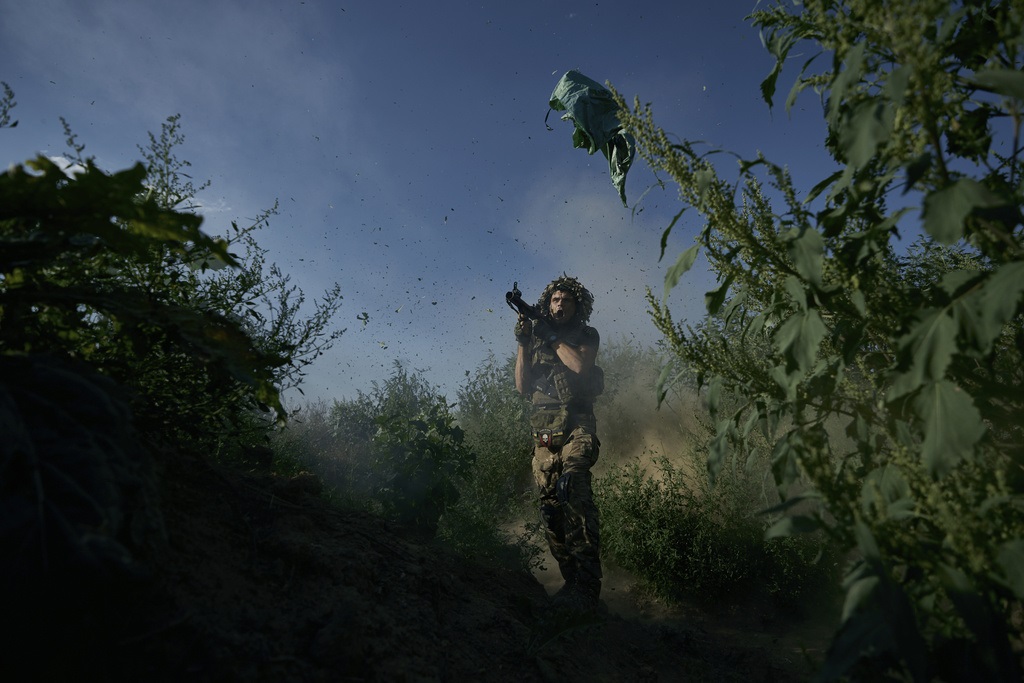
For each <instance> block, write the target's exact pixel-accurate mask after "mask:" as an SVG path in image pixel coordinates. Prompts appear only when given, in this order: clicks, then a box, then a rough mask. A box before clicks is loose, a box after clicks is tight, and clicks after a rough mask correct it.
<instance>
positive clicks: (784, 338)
mask: <svg viewBox="0 0 1024 683" xmlns="http://www.w3.org/2000/svg"><path fill="white" fill-rule="evenodd" d="M827 331H828V328H827V327H826V326H825V323H824V322H823V321H822V319H821V315H820V314H819V313H818V311H817V310H816V309H813V308H812V309H810V310H808V311H801V312H798V313H795V314H794V315H792V316H790V317H789V319H788V320H786V322H784V323H782V325H780V326H779V329H778V330H777V331H776V333H775V338H774V340H775V346H776V348H777V349H778V350H779V353H781V354H782V355H783V357H784V358H785V359H786V364H787V366H788V367H789V368H790V369H793V368H799V369H800V370H801V371H802V372H806V371H807V370H809V369H810V368H811V367H812V366H813V365H814V359H815V358H816V357H817V355H818V347H819V346H820V345H821V340H822V339H824V337H825V333H826V332H827Z"/></svg>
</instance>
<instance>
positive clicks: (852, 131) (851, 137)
mask: <svg viewBox="0 0 1024 683" xmlns="http://www.w3.org/2000/svg"><path fill="white" fill-rule="evenodd" d="M892 119H893V110H892V107H891V106H890V105H888V104H887V103H884V102H879V101H877V100H869V101H866V102H861V103H860V104H858V105H857V107H856V109H854V110H853V112H852V113H851V114H850V116H849V117H848V118H847V119H845V120H844V121H843V125H842V127H841V128H840V129H839V131H838V132H839V145H840V147H841V148H842V149H843V152H844V153H845V156H846V161H847V163H848V164H849V165H850V166H852V167H853V168H857V169H860V168H863V167H864V166H866V165H867V163H868V162H869V161H871V157H873V156H874V155H875V150H877V149H878V146H879V145H880V144H882V143H883V142H885V141H886V140H888V139H889V135H890V133H891V131H892Z"/></svg>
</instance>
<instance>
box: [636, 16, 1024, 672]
mask: <svg viewBox="0 0 1024 683" xmlns="http://www.w3.org/2000/svg"><path fill="white" fill-rule="evenodd" d="M752 20H753V23H754V24H755V25H756V26H758V27H759V28H760V29H761V30H762V35H763V39H764V43H765V46H766V48H767V49H768V51H769V52H770V53H771V54H772V55H773V56H774V57H775V58H776V65H775V68H774V69H773V70H772V71H771V73H770V74H769V75H768V77H767V78H766V79H765V80H764V82H763V83H762V94H763V96H764V99H765V100H766V102H767V103H768V104H769V106H772V105H773V104H774V99H775V95H776V88H777V84H778V79H779V77H780V75H781V74H782V72H783V69H784V67H786V66H788V65H789V64H790V62H791V58H792V56H794V55H796V54H797V53H798V52H806V51H809V52H810V55H811V56H810V57H809V58H808V59H806V60H805V61H803V62H802V64H801V67H800V71H799V74H798V75H797V78H796V82H795V85H794V86H793V88H792V89H791V91H790V93H789V95H788V96H787V99H786V107H787V108H789V107H791V106H792V104H793V103H794V102H795V100H796V99H797V98H798V97H800V96H801V95H802V94H803V93H805V92H806V91H808V90H810V91H813V92H815V93H817V94H818V95H819V96H820V98H821V104H822V112H823V116H824V119H825V123H826V126H827V139H826V147H827V149H828V151H829V153H830V154H831V155H832V157H833V158H834V160H835V161H836V163H837V165H838V170H837V171H836V172H835V173H833V174H831V175H829V176H828V177H826V178H823V179H822V180H821V182H819V183H818V184H817V185H815V186H814V187H812V188H810V189H808V190H806V191H801V190H800V189H798V188H797V187H795V185H794V183H793V181H792V178H791V177H790V175H789V172H788V170H787V169H786V168H785V167H783V166H780V165H777V164H776V163H774V162H772V161H770V160H768V159H766V158H764V157H763V156H761V155H758V156H756V157H755V158H753V159H749V160H748V159H742V158H740V159H739V164H738V169H739V170H738V181H736V182H732V181H729V180H727V179H726V178H724V177H723V171H722V170H720V169H719V168H718V167H717V166H716V165H715V164H714V163H712V160H713V159H719V158H722V157H721V156H719V157H712V156H711V155H710V154H705V153H701V152H700V151H699V149H698V148H697V147H696V146H695V145H694V144H693V143H691V142H689V141H685V140H684V141H682V142H677V141H673V140H672V139H671V138H670V137H669V135H667V134H666V133H665V131H663V130H661V129H660V128H658V126H657V125H656V124H655V122H654V114H653V110H652V107H651V106H650V105H641V104H640V102H639V100H637V101H635V102H634V104H633V107H629V106H628V105H627V104H626V103H625V101H624V100H623V99H622V98H621V95H618V94H617V97H619V102H620V106H621V107H622V108H623V111H622V119H623V123H624V125H625V126H626V127H628V128H629V129H630V130H632V131H633V132H634V134H635V135H636V136H637V138H638V142H639V151H640V153H641V155H642V156H643V157H644V158H645V159H646V160H647V162H648V163H649V164H650V165H651V167H652V168H654V169H655V170H656V171H658V172H665V173H667V174H668V175H669V176H670V177H671V178H672V179H673V180H674V181H675V182H676V183H677V184H678V186H679V191H680V198H681V200H682V202H683V203H684V205H685V207H684V211H685V210H686V209H687V208H691V209H694V210H696V211H697V212H698V213H699V214H700V216H701V219H702V221H703V226H702V228H701V229H700V231H699V234H698V237H697V239H696V243H695V244H694V245H693V246H692V247H691V248H689V249H687V250H686V251H684V252H683V254H681V255H680V257H679V259H678V260H677V262H676V264H675V265H674V266H673V267H672V268H670V269H669V271H668V274H667V277H666V286H665V293H666V294H667V293H668V292H669V291H671V289H672V288H673V287H674V286H675V285H676V283H677V282H678V281H679V279H680V278H681V277H682V275H683V274H684V273H685V272H686V271H687V270H688V269H689V268H690V267H691V266H692V264H693V263H694V262H695V260H696V258H697V257H698V256H699V255H700V254H703V255H704V257H705V258H707V259H708V261H709V263H710V265H711V267H712V269H713V271H714V272H715V273H716V274H717V277H718V284H717V287H716V288H715V289H714V290H712V291H710V292H708V293H707V295H706V297H705V302H706V304H707V311H708V316H707V318H706V319H705V320H704V321H703V322H701V323H700V324H699V325H697V326H696V327H692V328H691V327H685V326H683V325H678V324H676V323H675V322H674V321H673V319H672V315H671V312H670V310H669V308H668V306H667V304H666V303H664V300H659V299H658V298H656V297H655V296H654V295H653V294H652V293H648V299H649V303H650V306H651V313H652V317H653V319H654V322H655V324H656V325H657V326H658V328H659V329H660V330H661V331H662V333H663V334H664V336H665V339H666V341H667V343H668V345H669V346H670V348H671V349H672V350H673V352H674V353H675V355H676V356H677V358H678V359H679V361H681V362H683V363H684V364H686V365H688V366H689V367H691V368H693V369H694V371H695V372H697V374H698V377H699V379H700V381H701V383H702V384H703V385H705V386H707V387H708V401H709V405H710V407H711V409H712V414H713V415H715V420H716V423H715V427H716V436H715V437H714V439H713V440H712V443H711V455H710V457H709V465H710V467H711V470H712V472H715V471H718V470H720V468H722V467H723V466H724V464H725V463H726V462H727V461H728V460H729V459H730V458H737V459H740V462H742V459H741V458H743V456H744V453H745V450H746V449H747V448H749V447H750V446H749V443H750V439H749V437H750V436H751V435H752V433H754V431H755V430H759V431H761V432H762V433H763V434H764V435H765V436H766V437H767V439H768V442H769V443H770V444H771V448H772V452H771V456H772V459H773V471H774V476H775V480H776V484H777V487H778V490H779V492H780V495H781V497H782V500H783V502H782V504H781V505H780V506H779V508H778V509H777V512H785V511H787V510H793V509H795V508H796V506H797V505H798V504H801V503H802V504H803V505H802V506H801V508H800V509H805V508H806V507H807V505H810V504H813V505H815V506H816V507H815V508H814V511H813V512H810V513H806V514H801V515H799V516H793V515H790V516H787V517H785V518H783V519H782V520H781V521H780V522H779V524H777V525H776V526H775V527H774V528H773V530H772V531H771V532H770V533H771V534H773V535H786V534H789V533H792V532H794V531H798V530H803V529H824V530H825V531H826V532H827V533H828V534H829V535H831V536H832V537H833V538H834V539H835V540H836V541H837V542H839V543H840V544H841V546H842V547H845V548H849V549H851V550H852V551H854V553H855V557H856V558H857V559H856V561H855V562H854V563H853V564H852V566H851V567H850V569H849V572H848V574H847V577H846V580H845V586H846V589H847V599H846V605H845V608H844V620H843V625H842V627H841V628H840V630H839V632H838V633H837V634H836V637H835V639H834V642H833V646H832V648H831V650H830V652H829V657H828V660H827V662H826V663H825V665H824V667H823V669H822V672H821V677H822V678H823V679H829V680H830V679H834V678H839V677H842V676H852V677H855V678H858V677H860V678H864V677H872V676H880V675H882V674H883V673H884V672H894V671H898V672H901V675H904V676H909V677H910V678H912V679H913V680H931V679H932V678H935V677H937V676H940V675H941V676H942V677H943V678H944V680H967V679H969V678H970V679H976V677H977V676H982V677H986V678H988V679H989V680H1019V677H1020V673H1021V665H1020V660H1019V657H1020V654H1019V653H1015V652H1014V651H1013V649H1012V647H1011V644H1012V642H1014V639H1019V638H1020V635H1021V633H1020V631H1021V624H1020V620H1019V610H1020V605H1021V600H1022V599H1024V562H1021V561H1020V558H1021V556H1022V551H1024V514H1022V512H1024V468H1022V465H1024V428H1022V426H1021V419H1020V418H1021V415H1022V408H1024V392H1021V390H1020V387H1021V386H1022V384H1024V363H1022V362H1021V361H1022V353H1024V316H1022V308H1021V307H1022V302H1024V248H1022V227H1021V202H1022V198H1024V197H1022V193H1024V189H1022V185H1021V180H1022V178H1021V170H1022V168H1021V151H1022V150H1021V141H1020V130H1021V124H1022V122H1024V119H1022V117H1024V74H1022V71H1021V67H1022V58H1024V7H1022V6H1021V5H1020V3H1015V2H996V1H991V0H971V1H969V2H962V3H960V2H958V3H950V2H947V1H944V0H924V1H922V2H917V1H915V2H910V1H909V0H894V1H893V2H886V3H878V2H871V1H869V0H848V1H846V2H835V1H833V0H810V1H808V2H804V3H801V5H800V6H793V7H791V6H789V5H788V4H785V3H782V2H779V3H776V4H775V5H774V6H772V7H769V8H767V9H763V10H759V11H757V12H755V13H754V14H753V15H752ZM797 48H799V50H798V49H797ZM915 208H916V209H918V210H919V214H918V215H917V217H916V220H915V215H914V209H915ZM681 215H682V212H681ZM678 220H679V217H677V220H675V221H673V223H672V225H670V226H669V227H668V228H667V229H666V231H665V238H667V236H668V234H669V232H670V231H671V230H673V228H675V227H676V226H677V223H678ZM902 233H907V234H913V233H919V238H918V239H917V240H916V241H913V244H912V245H911V246H909V247H907V246H906V241H907V240H905V239H901V238H902ZM664 244H665V239H663V245H664ZM725 397H729V400H725ZM837 423H838V424H840V425H842V426H843V427H844V429H843V430H842V431H838V432H837V430H835V429H833V428H832V425H834V424H837ZM1015 614H1018V616H1017V617H1014V615H1015Z"/></svg>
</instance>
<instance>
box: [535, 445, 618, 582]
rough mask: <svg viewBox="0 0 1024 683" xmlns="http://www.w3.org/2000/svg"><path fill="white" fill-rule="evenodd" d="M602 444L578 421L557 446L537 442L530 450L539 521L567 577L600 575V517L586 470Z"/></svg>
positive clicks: (583, 578) (584, 579) (588, 579)
mask: <svg viewBox="0 0 1024 683" xmlns="http://www.w3.org/2000/svg"><path fill="white" fill-rule="evenodd" d="M600 446H601V443H600V441H598V440H597V437H596V436H595V435H594V434H592V433H590V432H589V431H587V430H586V429H584V428H580V427H577V428H576V429H575V430H573V432H572V433H571V434H570V435H569V439H568V440H567V441H566V442H565V444H564V445H562V446H561V448H556V449H554V450H552V449H549V448H548V447H546V446H536V447H535V449H534V452H533V476H534V478H535V479H536V481H537V486H538V488H539V489H540V516H541V524H542V526H543V528H544V533H545V536H546V537H547V540H548V547H549V548H550V550H551V555H552V556H553V557H554V558H555V561H556V562H558V568H559V570H561V572H562V577H563V578H564V579H565V580H566V582H567V583H575V582H587V583H593V582H600V579H601V558H600V553H599V548H600V541H601V533H600V520H599V518H598V511H597V506H596V505H595V504H594V497H593V493H592V491H591V473H590V468H591V467H592V466H593V465H594V463H595V462H597V456H598V452H599V450H600ZM598 585H599V584H598Z"/></svg>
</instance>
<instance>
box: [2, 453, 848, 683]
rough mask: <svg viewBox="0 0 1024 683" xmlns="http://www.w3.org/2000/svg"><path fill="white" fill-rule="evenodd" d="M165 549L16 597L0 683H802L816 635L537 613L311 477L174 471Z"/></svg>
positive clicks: (631, 603) (667, 614)
mask: <svg viewBox="0 0 1024 683" xmlns="http://www.w3.org/2000/svg"><path fill="white" fill-rule="evenodd" d="M160 481H161V484H160V488H161V490H160V501H161V503H160V508H161V512H162V517H163V525H164V528H165V529H166V542H165V543H162V544H161V545H160V548H159V549H157V550H154V551H152V552H151V553H149V554H148V556H147V557H146V558H145V560H144V561H143V562H141V563H136V564H141V565H142V567H141V569H139V568H136V569H135V570H133V571H131V572H124V573H122V575H118V576H111V577H108V579H107V580H104V581H100V580H90V581H77V582H76V581H70V580H68V581H64V582H62V583H61V585H60V586H54V585H52V582H51V583H49V584H42V585H37V586H31V587H27V588H26V591H25V592H24V595H23V598H24V599H23V600H22V601H21V603H22V604H21V605H20V608H19V609H16V610H13V611H11V612H8V615H7V616H6V617H5V618H4V621H5V622H6V624H7V627H8V629H9V633H8V635H7V636H5V637H4V639H3V642H5V644H6V646H7V647H5V648H4V649H7V650H8V652H7V653H6V654H5V655H4V657H3V658H4V664H3V665H2V669H3V670H2V671H0V674H2V676H0V678H3V679H4V680H10V681H17V680H47V681H54V680H86V679H87V680H109V681H200V682H202V681H274V682H275V683H287V682H291V681H295V682H298V681H498V682H501V681H509V682H511V681H516V682H522V681H562V682H565V681H744V682H748V681H757V682H760V681H780V682H781V681H804V680H807V679H808V678H809V677H810V676H811V675H812V672H813V662H815V661H818V660H820V658H821V655H822V647H823V645H824V644H825V643H826V642H827V640H828V635H829V634H830V633H831V630H830V629H831V627H830V625H829V624H827V622H825V621H823V620H821V619H817V620H807V619H805V620H803V621H800V620H796V619H794V618H792V617H790V618H787V619H783V618H781V617H779V616H777V615H775V614H774V612H773V611H772V610H771V609H768V608H764V609H762V608H760V607H759V606H757V605H743V606H733V607H729V608H722V609H721V610H720V611H719V612H720V613H711V612H709V611H708V610H707V609H706V608H704V609H701V610H697V609H696V608H694V607H685V606H684V607H676V608H673V609H668V608H665V607H664V606H659V605H657V604H656V603H652V602H649V601H648V602H644V601H643V600H642V599H640V598H639V597H637V595H638V594H637V593H635V592H634V591H632V590H631V588H630V586H629V584H628V583H625V584H619V583H617V582H615V581H614V580H609V581H607V582H606V590H605V593H604V598H605V606H606V607H607V610H606V611H603V612H602V613H600V614H598V615H590V616H567V615H564V614H563V615H559V614H558V613H556V612H552V611H551V610H550V609H549V607H548V598H547V592H546V590H545V588H544V586H543V585H542V584H541V583H540V582H539V581H538V580H537V579H536V578H535V577H534V576H531V575H529V574H527V573H523V572H515V571H509V570H506V569H502V568H497V567H489V566H483V565H479V564H474V563H472V562H470V561H467V560H466V559H464V558H461V557H459V556H457V555H455V554H453V553H450V552H448V551H446V550H445V549H444V548H442V547H440V546H438V545H436V544H421V543H417V542H414V541H413V540H411V538H410V537H408V536H407V535H404V534H403V533H402V530H401V529H397V528H394V527H393V526H390V525H389V524H387V523H385V522H384V521H382V520H380V519H377V518H374V517H371V516H367V515H363V514H355V513H351V512H344V511H341V510H339V509H338V508H337V507H336V506H333V505H332V504H330V503H329V502H328V501H327V500H325V498H324V497H323V496H322V495H321V487H320V484H319V482H318V480H317V479H315V478H314V477H313V476H311V475H299V476H295V477H291V478H283V477H278V476H273V475H269V474H262V475H255V474H251V473H243V472H241V471H238V470H235V469H230V468H223V467H217V466H212V465H210V464H207V463H205V462H202V461H199V460H185V459H181V458H177V459H174V460H173V464H172V465H168V466H165V467H164V468H163V471H162V473H161V477H160Z"/></svg>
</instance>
